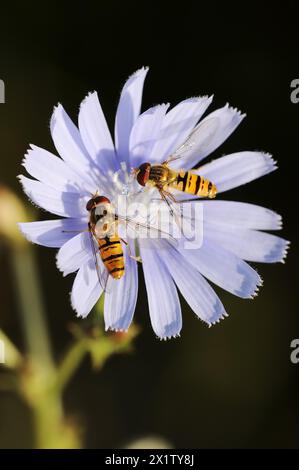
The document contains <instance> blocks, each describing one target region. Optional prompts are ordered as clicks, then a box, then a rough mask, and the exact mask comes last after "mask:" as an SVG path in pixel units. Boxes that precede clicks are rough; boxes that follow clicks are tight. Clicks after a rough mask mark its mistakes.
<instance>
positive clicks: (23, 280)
mask: <svg viewBox="0 0 299 470" xmlns="http://www.w3.org/2000/svg"><path fill="white" fill-rule="evenodd" d="M11 258H12V266H13V270H14V274H15V282H16V292H17V295H18V302H19V308H20V312H21V321H22V325H23V330H24V336H25V341H26V349H27V351H28V354H29V356H30V359H31V360H34V361H35V362H38V363H39V365H40V366H41V368H42V369H44V370H45V371H48V372H52V371H53V368H54V364H53V359H52V353H51V347H50V341H49V335H48V327H47V325H46V322H45V313H44V308H43V303H42V298H41V295H40V283H39V278H38V274H37V269H36V262H35V258H34V255H33V252H32V249H31V246H30V245H29V244H26V245H23V246H21V247H19V246H17V245H12V257H11Z"/></svg>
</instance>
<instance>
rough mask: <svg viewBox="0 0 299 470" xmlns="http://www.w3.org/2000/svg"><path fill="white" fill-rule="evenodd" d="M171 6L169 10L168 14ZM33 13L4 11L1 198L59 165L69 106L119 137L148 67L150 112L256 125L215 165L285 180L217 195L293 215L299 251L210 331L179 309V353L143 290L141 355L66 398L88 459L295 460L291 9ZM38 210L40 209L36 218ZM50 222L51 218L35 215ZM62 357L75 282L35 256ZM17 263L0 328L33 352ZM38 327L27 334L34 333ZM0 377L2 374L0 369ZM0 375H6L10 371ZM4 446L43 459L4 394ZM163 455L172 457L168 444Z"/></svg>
mask: <svg viewBox="0 0 299 470" xmlns="http://www.w3.org/2000/svg"><path fill="white" fill-rule="evenodd" d="M159 3H162V2H159ZM159 3H158V2H157V3H155V2H140V1H139V2H137V1H136V2H135V1H129V0H128V1H126V2H120V1H115V2H113V5H112V4H111V2H102V1H101V0H98V1H94V2H93V1H86V2H84V3H82V2H80V6H77V5H76V4H75V3H74V2H72V3H71V4H68V3H67V2H56V1H52V2H48V3H47V4H46V3H41V2H39V3H38V2H36V3H34V2H31V1H27V2H25V3H23V4H22V3H18V4H12V3H11V2H10V3H9V2H6V5H2V6H1V20H2V21H1V28H0V79H2V80H3V81H4V83H5V101H6V102H5V104H0V155H1V157H0V161H1V170H0V184H1V185H5V186H6V187H9V188H10V189H12V190H13V191H14V192H15V193H16V194H17V195H18V196H19V197H20V198H22V199H23V201H24V203H26V204H27V201H26V198H25V196H24V195H23V194H22V191H21V188H20V185H19V184H18V182H17V180H16V175H17V174H19V173H22V172H23V170H22V167H21V161H22V158H23V155H24V153H25V152H26V150H27V148H28V146H29V144H30V143H34V144H36V145H38V146H41V147H44V148H46V149H48V150H50V151H54V147H53V144H52V142H51V137H50V132H49V120H50V116H51V112H52V109H53V106H54V105H56V104H57V102H61V103H62V104H63V105H64V107H65V109H66V110H67V111H68V112H69V114H70V115H71V117H72V118H73V119H74V120H75V121H76V119H77V113H78V109H79V104H80V101H81V100H82V99H83V98H84V97H85V95H86V94H87V93H88V92H89V91H93V90H97V91H98V93H99V97H100V100H101V104H102V107H103V109H104V111H105V114H106V117H107V120H108V122H109V125H110V127H111V129H113V125H114V113H115V110H116V106H117V102H118V98H119V93H120V90H121V86H122V85H123V83H124V81H125V80H126V78H127V77H128V76H129V75H130V74H131V73H132V72H134V71H135V70H137V69H138V68H140V67H141V66H143V65H149V66H150V72H149V74H148V77H147V80H146V84H145V90H144V101H143V109H146V108H148V107H150V106H152V105H154V104H157V103H160V102H170V103H172V104H176V103H177V102H178V101H180V100H182V99H184V98H186V97H190V96H194V95H202V94H212V93H214V94H215V98H214V104H213V107H212V108H211V109H215V108H216V107H220V106H223V105H224V104H225V103H226V102H227V101H228V102H229V103H230V104H231V105H233V106H235V107H238V108H239V109H240V110H242V111H243V112H246V113H247V118H246V119H245V121H243V123H242V124H241V126H240V127H239V128H238V129H237V131H236V132H235V133H234V134H233V135H232V136H231V137H230V138H229V140H228V141H227V142H225V143H224V145H223V146H222V147H221V148H220V149H219V150H217V151H216V152H215V153H214V155H213V158H216V157H218V156H220V155H222V154H224V153H230V152H234V151H239V150H265V151H267V152H270V153H272V154H273V155H274V158H275V159H276V160H277V161H278V164H279V171H277V172H275V173H274V174H271V175H269V176H266V177H265V178H262V179H260V180H257V181H255V182H253V183H251V184H249V185H247V186H244V187H242V188H239V189H236V190H233V191H230V192H228V193H225V194H223V195H221V196H220V197H221V199H226V200H241V201H246V202H252V203H257V204H259V205H262V206H265V207H268V208H271V209H273V210H275V211H277V212H279V213H281V214H282V215H283V218H284V229H283V231H282V232H281V235H282V236H284V237H285V238H287V239H289V240H291V242H292V246H291V250H290V253H289V256H288V258H287V262H286V265H282V264H278V265H258V266H257V268H258V271H259V273H260V274H261V276H262V277H263V279H264V287H263V288H262V289H261V291H260V294H259V296H258V297H257V298H256V299H255V300H254V301H244V300H240V299H237V298H235V297H233V296H232V295H230V294H228V293H225V292H221V291H220V290H219V289H218V290H217V292H218V293H219V294H220V296H221V299H222V301H223V303H224V305H225V306H226V308H227V311H228V312H229V314H230V315H229V317H228V318H227V319H226V320H225V321H223V322H221V323H220V324H218V325H216V326H214V327H213V328H211V329H209V328H207V327H206V326H204V324H203V323H201V322H199V321H198V320H197V319H196V317H195V315H194V314H193V313H192V311H191V310H190V308H189V307H188V306H187V305H186V304H185V303H184V302H183V301H182V305H183V330H182V334H181V337H180V338H179V339H175V340H171V341H167V342H161V341H159V340H157V339H156V338H155V336H154V334H153V332H152V329H151V326H150V321H149V315H148V307H147V301H146V294H145V289H144V282H143V279H142V274H141V272H140V291H139V297H138V304H137V310H136V314H135V322H136V323H137V325H138V327H139V328H140V334H139V335H138V336H137V338H136V339H135V340H134V351H133V353H132V354H130V355H117V356H113V357H111V358H110V359H109V360H108V361H107V362H106V364H105V366H104V367H103V369H102V370H101V371H100V372H98V373H97V372H94V371H93V370H92V368H91V364H90V360H89V358H88V357H86V358H85V359H84V360H83V362H82V363H81V365H80V367H79V369H78V370H77V372H76V374H75V375H74V377H73V378H72V380H71V382H70V383H69V385H68V387H67V389H66V393H65V394H64V407H65V411H66V414H67V415H68V416H69V417H70V419H72V420H75V421H76V422H77V423H78V425H79V427H80V429H81V430H82V436H83V446H84V447H87V448H91V447H110V448H115V447H122V446H126V445H129V443H131V442H132V441H134V440H135V439H141V438H145V437H148V436H156V437H160V438H162V439H164V440H165V441H166V442H167V443H168V445H171V446H173V447H180V448H184V447H207V448H214V447H222V448H226V447H246V448H248V447H270V448H273V447H274V448H275V447H287V448H289V447H298V442H299V419H298V418H299V401H298V391H299V364H297V365H295V364H292V363H291V361H290V353H291V348H290V343H291V341H292V339H294V338H299V311H298V304H297V295H296V293H295V289H296V284H295V283H296V279H297V278H298V267H296V262H298V248H297V239H298V232H297V213H298V209H297V204H298V195H297V166H298V125H299V103H298V104H293V103H292V102H291V100H290V93H291V91H292V90H291V88H290V83H291V81H292V80H293V79H295V78H299V62H298V33H297V31H298V24H297V18H298V16H297V12H296V9H295V4H296V3H295V1H289V0H287V1H285V2H283V5H284V6H283V8H282V7H280V6H278V5H276V4H274V3H272V4H271V5H270V4H268V5H267V4H262V3H261V2H259V3H258V4H255V3H254V2H246V4H244V3H239V5H236V4H234V6H231V7H229V5H228V2H223V4H222V5H219V4H217V5H216V4H214V3H209V2H201V1H194V2H193V1H190V2H185V3H180V4H179V5H178V6H176V5H175V4H174V3H173V2H172V3H169V4H167V2H165V3H164V2H163V6H161V4H159ZM28 207H29V203H28ZM34 217H36V218H38V219H39V220H43V219H47V218H51V216H49V214H46V213H43V212H41V211H36V214H35V215H34ZM34 253H35V256H36V258H37V264H38V273H39V279H40V285H41V290H42V294H43V299H44V304H45V310H46V320H47V324H48V331H49V335H50V339H51V342H52V347H53V351H54V356H55V359H56V360H59V359H60V358H61V357H62V355H63V353H64V352H65V350H66V348H67V347H68V344H69V342H70V341H71V338H72V337H71V334H70V332H69V328H68V325H69V324H70V323H71V322H75V323H80V322H78V321H77V320H76V319H75V314H74V312H73V311H72V309H71V306H70V303H69V295H68V293H69V291H70V289H71V285H72V280H73V276H72V275H71V276H68V277H67V278H62V276H61V274H60V273H59V272H58V270H57V269H56V266H55V250H53V249H48V248H43V247H39V246H35V247H34ZM10 257H11V253H10V250H9V249H8V248H7V244H6V243H5V242H1V245H0V263H1V265H0V279H1V284H0V309H1V310H0V328H1V329H3V330H4V331H5V333H6V334H7V335H8V336H9V337H10V338H11V339H12V341H13V342H14V343H15V344H16V345H17V346H18V348H19V349H20V350H21V351H24V349H25V345H24V338H23V334H22V330H21V323H20V312H19V309H18V304H17V299H16V284H15V277H14V272H13V270H12V263H11V259H10ZM34 328H35V325H34V324H32V329H34ZM0 369H1V365H0ZM0 374H1V370H0ZM0 417H1V419H0V447H1V448H5V447H12V448H15V447H33V446H34V441H33V431H32V418H31V414H30V412H29V409H28V407H27V406H26V405H25V404H24V403H23V401H22V400H21V399H20V398H19V397H18V395H17V394H15V393H13V392H12V391H10V390H5V388H4V389H3V390H2V391H0ZM165 445H166V444H165Z"/></svg>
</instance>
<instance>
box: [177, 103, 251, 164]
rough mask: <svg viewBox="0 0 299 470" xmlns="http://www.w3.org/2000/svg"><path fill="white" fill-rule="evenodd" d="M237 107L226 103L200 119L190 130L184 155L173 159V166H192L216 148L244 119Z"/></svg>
mask: <svg viewBox="0 0 299 470" xmlns="http://www.w3.org/2000/svg"><path fill="white" fill-rule="evenodd" d="M244 117H245V114H241V113H240V111H238V110H237V109H234V108H231V107H229V105H228V104H226V105H225V106H224V107H223V108H219V109H216V111H214V112H213V113H211V114H209V115H208V116H207V117H206V118H205V119H203V120H202V121H200V123H199V124H198V125H197V126H196V128H195V129H194V130H193V132H192V137H191V145H190V146H189V145H188V146H187V148H186V150H185V151H184V156H183V157H182V158H180V159H179V160H177V161H174V162H173V163H172V164H171V166H172V167H173V168H186V169H190V168H193V167H194V166H195V165H197V164H198V162H200V161H201V160H202V159H203V158H205V157H206V156H207V155H209V154H210V153H212V152H213V151H214V150H215V149H216V148H218V147H219V146H220V145H221V144H222V143H223V142H224V141H225V140H226V139H227V138H228V137H229V136H230V135H231V133H232V132H233V131H234V130H235V129H236V127H237V126H238V125H239V124H240V123H241V121H242V120H243V119H244Z"/></svg>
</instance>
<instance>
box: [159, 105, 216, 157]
mask: <svg viewBox="0 0 299 470" xmlns="http://www.w3.org/2000/svg"><path fill="white" fill-rule="evenodd" d="M212 99H213V97H208V96H202V97H198V98H189V99H187V100H185V101H182V102H181V103H179V104H178V105H177V106H175V107H174V108H172V109H171V110H170V111H169V112H168V113H167V114H166V116H165V118H164V123H163V125H162V129H161V133H160V137H159V140H158V141H157V143H156V144H155V146H154V148H153V151H152V155H153V158H154V159H155V161H157V162H162V161H163V160H166V158H167V157H169V155H171V154H172V153H173V152H174V151H175V150H177V148H178V147H179V146H180V145H181V144H182V143H183V142H184V141H185V140H186V139H187V137H188V135H189V134H190V132H191V131H192V129H193V128H194V126H195V125H196V123H197V122H198V121H199V119H200V118H201V116H202V115H203V113H204V112H205V111H206V109H207V108H208V106H209V105H210V103H211V101H212ZM178 164H179V163H178Z"/></svg>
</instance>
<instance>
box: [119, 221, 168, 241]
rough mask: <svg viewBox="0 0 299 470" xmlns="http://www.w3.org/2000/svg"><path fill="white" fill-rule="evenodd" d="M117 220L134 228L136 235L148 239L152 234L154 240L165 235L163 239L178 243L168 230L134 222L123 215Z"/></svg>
mask: <svg viewBox="0 0 299 470" xmlns="http://www.w3.org/2000/svg"><path fill="white" fill-rule="evenodd" d="M117 219H118V220H119V222H121V223H123V224H125V225H127V226H128V227H130V228H132V229H133V230H134V231H135V232H136V233H138V235H145V236H146V237H148V236H149V235H150V234H151V233H152V234H154V237H153V238H157V236H161V237H162V236H163V235H165V237H163V238H169V239H170V240H171V241H173V242H174V243H176V242H177V241H176V239H175V238H174V237H173V235H172V234H171V233H170V232H168V231H166V230H162V229H160V228H158V227H157V226H155V225H152V224H148V223H143V222H139V221H136V220H134V219H133V218H131V217H125V216H121V215H118V216H117Z"/></svg>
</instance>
